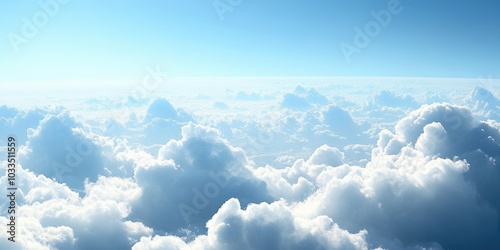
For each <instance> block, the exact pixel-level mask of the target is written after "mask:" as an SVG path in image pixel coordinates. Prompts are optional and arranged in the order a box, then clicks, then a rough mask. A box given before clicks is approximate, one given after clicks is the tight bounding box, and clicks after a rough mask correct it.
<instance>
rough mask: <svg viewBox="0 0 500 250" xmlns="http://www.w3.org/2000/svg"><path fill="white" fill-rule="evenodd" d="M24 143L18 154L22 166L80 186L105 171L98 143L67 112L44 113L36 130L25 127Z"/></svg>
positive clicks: (72, 185)
mask: <svg viewBox="0 0 500 250" xmlns="http://www.w3.org/2000/svg"><path fill="white" fill-rule="evenodd" d="M28 139H29V141H28V143H27V145H26V146H25V147H23V148H22V151H21V154H20V155H19V158H20V161H21V162H23V164H24V166H25V167H26V168H28V169H30V170H32V171H34V172H35V173H38V174H43V175H45V176H47V177H49V178H55V179H56V180H58V181H59V182H64V183H66V184H68V186H70V187H72V188H76V189H82V188H83V184H84V181H85V180H86V179H89V180H91V181H95V180H97V177H98V175H100V174H105V171H104V167H103V163H102V155H101V150H100V147H99V145H98V144H97V143H96V142H94V139H93V138H92V137H90V136H89V135H88V134H87V133H86V131H84V125H83V124H81V123H79V122H78V121H76V120H75V118H74V117H73V116H72V115H71V114H70V113H69V112H67V111H64V112H62V113H61V114H59V115H47V116H46V117H45V118H44V119H43V120H42V121H41V122H40V124H39V125H38V127H37V128H36V129H29V130H28Z"/></svg>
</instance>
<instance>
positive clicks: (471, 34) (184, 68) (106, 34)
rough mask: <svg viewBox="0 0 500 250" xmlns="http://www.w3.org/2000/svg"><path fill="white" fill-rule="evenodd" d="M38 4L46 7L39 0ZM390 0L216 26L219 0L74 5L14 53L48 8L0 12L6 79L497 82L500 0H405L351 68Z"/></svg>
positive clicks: (25, 5) (247, 6)
mask: <svg viewBox="0 0 500 250" xmlns="http://www.w3.org/2000/svg"><path fill="white" fill-rule="evenodd" d="M41 2H49V1H48V0H41ZM387 2H388V1H326V0H319V1H247V0H244V1H243V3H242V4H240V5H239V6H235V7H234V9H233V11H231V12H227V13H225V15H224V20H221V19H219V17H218V15H217V12H216V10H215V9H214V7H213V5H212V1H208V0H207V1H199V0H183V1H129V0H126V1H123V0H122V1H118V0H107V1H95V0H94V1H77V0H73V1H69V3H67V4H61V5H60V6H59V11H57V12H56V14H55V15H54V17H51V18H50V19H49V21H48V23H47V24H46V25H45V26H44V27H41V28H39V29H38V31H37V32H36V34H35V35H34V37H33V38H29V39H27V40H28V42H27V43H26V44H20V45H19V47H18V52H17V53H16V52H15V50H14V48H13V46H12V45H11V43H10V39H9V34H17V35H22V34H21V33H22V28H23V18H28V19H30V20H31V19H32V18H33V16H34V15H35V14H36V13H38V12H40V11H43V9H42V8H41V7H40V6H39V5H38V4H37V2H36V1H30V2H19V1H2V3H1V4H0V16H1V18H0V20H1V21H0V35H1V36H2V37H3V38H2V39H1V40H0V82H3V83H5V82H11V81H16V82H20V81H22V82H24V83H25V84H28V83H30V82H35V81H63V82H64V81H67V82H69V81H73V82H75V81H78V82H81V81H83V82H85V81H88V82H92V81H109V82H123V81H131V82H133V81H139V80H140V79H142V77H143V75H144V72H145V69H146V68H147V67H151V66H154V65H161V67H162V68H164V69H165V70H168V72H169V74H171V75H172V76H177V77H184V76H185V77H205V76H216V77H225V76H253V77H255V76H397V77H453V78H464V77H465V78H475V77H479V76H487V75H490V74H491V75H493V76H494V77H495V78H498V75H499V74H500V59H499V58H500V46H499V44H500V32H499V30H500V2H498V1H493V0H491V1H486V0H480V1H466V0H458V1H457V0H455V1H451V0H447V1H433V0H422V1H410V0H401V1H400V4H401V7H402V8H403V10H402V12H401V13H399V14H397V15H393V16H392V19H391V22H390V23H389V25H387V26H386V27H383V28H382V29H381V30H380V33H379V34H378V35H377V36H375V37H373V38H372V41H371V42H370V43H369V45H368V46H367V47H366V48H363V49H362V51H361V53H359V54H354V55H353V56H352V58H351V59H352V60H351V62H350V63H349V62H348V61H347V60H346V58H345V57H344V55H343V54H342V51H341V49H340V47H339V44H340V43H342V42H346V43H350V44H353V39H354V36H355V32H354V27H355V26H358V27H361V28H364V27H365V25H366V23H367V22H369V21H372V20H373V17H372V16H371V14H370V11H371V10H374V11H380V10H383V9H387Z"/></svg>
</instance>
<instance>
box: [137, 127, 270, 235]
mask: <svg viewBox="0 0 500 250" xmlns="http://www.w3.org/2000/svg"><path fill="white" fill-rule="evenodd" d="M158 160H159V162H160V163H159V164H151V165H139V166H138V167H137V168H136V170H135V179H136V180H137V183H138V185H139V186H140V187H141V189H142V191H143V192H142V193H143V194H142V196H141V197H140V199H138V200H137V201H135V202H134V204H133V214H132V217H133V218H138V219H140V220H142V221H144V222H145V224H146V225H150V226H152V227H154V228H155V229H158V230H164V231H168V232H175V231H176V230H179V229H182V228H186V227H192V229H193V230H201V231H205V223H206V222H207V221H208V220H209V219H210V218H211V217H212V215H214V214H215V212H216V211H217V210H218V209H219V207H220V206H221V205H222V204H223V203H224V202H225V201H226V200H228V199H229V198H231V197H238V198H239V199H240V200H241V201H242V203H243V205H244V206H246V205H248V204H249V203H255V202H262V201H272V200H273V197H272V196H271V195H269V194H268V192H267V188H266V184H265V182H263V181H261V180H259V179H257V178H255V177H254V176H253V174H252V172H251V171H250V170H249V169H248V168H247V166H248V161H247V159H246V157H245V155H244V152H243V151H242V150H241V149H237V148H233V147H231V146H230V145H228V144H227V142H226V141H224V140H223V139H221V138H220V132H219V131H217V130H214V129H211V128H207V127H203V126H199V125H194V124H189V125H186V126H184V127H183V128H182V139H181V140H171V141H170V142H168V143H167V144H166V145H164V146H163V147H162V148H161V149H160V151H159V155H158Z"/></svg>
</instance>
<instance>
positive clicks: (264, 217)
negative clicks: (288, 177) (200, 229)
mask: <svg viewBox="0 0 500 250" xmlns="http://www.w3.org/2000/svg"><path fill="white" fill-rule="evenodd" d="M207 227H208V233H207V235H202V236H198V237H196V238H195V239H194V240H193V241H191V242H189V243H186V242H185V241H183V240H182V239H181V238H179V237H175V236H155V237H153V238H151V237H143V238H141V240H140V242H138V243H137V244H135V245H134V247H133V248H132V249H134V250H135V249H137V250H139V249H158V250H160V249H214V250H215V249H269V250H271V249H367V243H366V241H365V238H366V236H367V232H366V231H365V230H361V231H360V232H357V233H349V232H348V231H346V230H343V229H340V228H339V227H338V225H337V224H335V223H333V222H332V220H331V219H330V218H328V217H327V216H318V217H317V218H315V219H313V220H307V219H303V218H297V217H296V216H295V215H294V214H293V211H292V210H290V208H289V207H288V206H287V205H286V204H284V202H283V201H279V202H274V203H271V204H268V203H261V204H252V205H249V206H248V207H247V209H246V210H242V209H241V204H240V202H239V201H238V200H237V199H230V200H228V201H227V202H226V203H224V204H223V205H222V206H221V208H220V209H219V211H218V212H217V214H215V215H214V216H213V217H212V219H211V220H210V221H208V223H207Z"/></svg>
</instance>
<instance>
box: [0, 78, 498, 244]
mask: <svg viewBox="0 0 500 250" xmlns="http://www.w3.org/2000/svg"><path fill="white" fill-rule="evenodd" d="M242 93H243V92H242ZM443 96H445V95H443ZM230 98H233V97H230ZM272 100H275V102H274V106H272V107H271V108H272V109H273V110H271V111H266V110H262V112H261V113H260V114H259V116H256V115H255V116H252V114H253V113H251V112H254V111H248V112H250V114H249V115H248V117H245V116H243V115H240V114H239V113H238V114H233V115H227V116H225V117H224V116H222V117H223V118H221V119H214V120H215V121H213V120H211V119H207V118H206V117H205V118H201V119H199V118H198V116H199V115H198V116H195V115H192V114H191V113H189V112H187V111H184V109H182V108H175V107H173V106H172V105H171V104H170V102H169V101H167V100H166V99H163V98H156V99H154V100H153V101H152V102H151V103H150V104H147V102H146V100H142V101H141V102H137V105H138V106H137V108H138V109H137V110H134V111H133V112H131V113H129V114H127V119H125V120H119V119H110V120H108V122H107V123H104V124H103V123H101V120H99V119H86V120H85V119H82V118H81V116H78V115H77V114H75V113H74V112H71V111H69V110H67V109H65V108H61V107H49V108H35V109H32V110H27V111H22V110H18V109H15V108H10V107H7V106H0V114H1V115H2V116H1V117H0V127H1V128H2V129H5V130H2V131H9V132H8V133H14V134H19V135H17V136H18V137H19V138H20V140H21V141H22V140H23V135H25V136H24V142H22V143H21V144H20V145H19V155H18V159H19V165H18V175H19V176H21V177H22V178H19V183H18V185H19V190H18V196H17V202H18V212H19V221H18V222H19V227H18V236H19V242H18V244H17V243H16V244H15V245H12V244H11V242H9V241H7V240H6V239H5V237H3V238H0V248H2V249H3V248H5V249H15V248H16V247H17V249H100V248H109V247H110V246H112V247H113V248H114V249H131V248H132V249H314V250H320V249H497V248H500V196H498V192H499V191H500V166H499V165H498V162H499V161H500V123H499V122H498V121H497V119H496V118H495V116H494V114H495V112H496V109H497V108H498V106H499V105H498V104H497V103H498V99H497V98H496V97H495V95H494V94H493V93H492V92H489V91H488V90H486V89H483V88H479V87H477V88H475V89H474V90H473V91H472V92H471V94H469V96H468V97H467V98H465V99H464V101H463V103H461V104H463V106H460V105H453V104H449V103H432V104H425V105H422V106H419V103H418V102H417V101H416V99H415V98H413V97H411V96H409V95H397V94H395V93H393V92H389V91H381V92H380V91H379V92H377V93H375V94H373V96H372V98H371V99H370V101H368V102H367V103H363V102H362V103H358V104H354V103H352V102H349V101H346V100H345V99H342V98H340V99H339V98H336V97H330V96H329V99H327V98H326V97H325V96H324V95H322V94H319V93H318V92H317V91H316V90H315V89H313V88H310V89H306V88H303V87H300V86H298V87H296V88H295V90H294V91H293V93H285V94H284V98H283V99H282V100H278V99H277V98H275V99H272ZM233 101H234V100H233ZM94 102H96V101H92V103H94ZM257 102H258V100H256V101H255V102H252V104H253V103H257ZM221 103H222V101H221ZM94 104H96V103H94ZM96 105H97V104H96ZM94 106H95V105H94ZM221 107H222V106H221ZM141 110H142V111H141ZM214 110H215V109H212V110H211V112H212V111H214ZM249 110H250V109H249ZM232 111H233V108H230V109H224V110H216V111H214V112H232ZM384 112H386V113H387V116H383V115H382V114H383V113H384ZM363 116H365V117H363ZM77 117H78V118H77ZM194 117H196V119H194ZM255 117H259V118H258V119H256V118H255ZM369 118H373V119H369ZM207 124H208V125H210V126H208V125H207ZM5 136H6V135H5ZM0 151H2V152H3V153H5V147H2V148H0ZM1 166H2V169H3V170H2V171H4V170H5V169H4V168H5V161H2V164H1ZM6 182H7V178H6V177H5V176H2V177H0V186H6ZM5 192H6V190H5V189H0V195H2V196H4V197H5V196H6V193H5ZM7 207H8V203H7V202H5V201H2V203H0V209H1V210H0V223H4V224H6V223H7V221H8V220H7V214H6V211H7Z"/></svg>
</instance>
